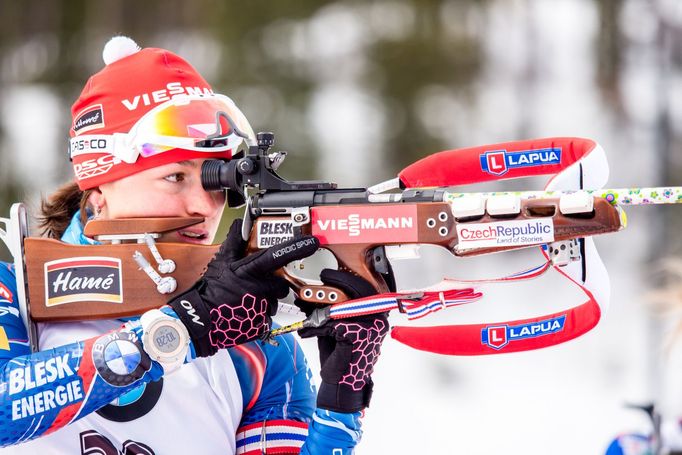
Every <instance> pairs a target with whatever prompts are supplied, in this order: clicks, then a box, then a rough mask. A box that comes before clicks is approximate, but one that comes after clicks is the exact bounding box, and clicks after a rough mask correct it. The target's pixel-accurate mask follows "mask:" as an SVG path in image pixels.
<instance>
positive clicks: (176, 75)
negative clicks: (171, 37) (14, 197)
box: [70, 36, 231, 190]
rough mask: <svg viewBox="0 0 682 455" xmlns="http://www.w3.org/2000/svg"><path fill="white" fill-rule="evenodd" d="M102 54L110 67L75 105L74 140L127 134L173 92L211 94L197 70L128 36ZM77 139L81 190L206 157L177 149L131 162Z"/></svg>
mask: <svg viewBox="0 0 682 455" xmlns="http://www.w3.org/2000/svg"><path fill="white" fill-rule="evenodd" d="M102 55H103V58H104V62H105V63H106V66H105V67H104V69H102V70H101V71H100V72H98V73H97V74H94V75H93V76H91V77H90V79H89V80H88V82H87V84H85V88H84V89H83V91H82V92H81V94H80V96H79V97H78V99H77V100H76V102H75V103H74V104H73V106H72V108H71V116H72V119H73V123H72V125H71V130H70V136H71V137H72V138H74V137H79V136H81V135H83V136H84V139H86V138H97V137H99V135H111V134H113V133H128V132H129V131H130V129H131V128H132V126H133V125H134V124H135V123H136V122H137V121H138V120H139V119H140V117H142V116H143V115H144V114H145V113H147V112H148V111H150V110H151V109H153V108H154V107H155V106H158V105H159V104H161V103H163V102H165V101H168V100H170V99H171V97H173V96H175V95H179V94H186V95H210V94H212V93H213V91H212V89H211V86H210V85H209V84H208V83H207V82H206V81H205V80H204V78H203V77H201V75H200V74H199V73H198V72H197V71H196V69H194V68H193V67H192V66H191V65H190V64H189V63H188V62H186V61H185V60H183V59H182V58H180V57H179V56H177V55H176V54H174V53H172V52H169V51H167V50H164V49H156V48H147V49H142V50H140V48H139V47H138V46H137V44H136V43H135V42H134V41H133V40H131V39H130V38H127V37H123V36H117V37H114V38H112V39H111V40H110V41H109V42H108V43H107V45H106V46H105V48H104V52H103V53H102ZM102 137H103V138H105V139H102V140H101V141H106V140H107V139H106V137H107V136H102ZM78 142H79V141H76V142H75V143H74V140H73V139H72V141H71V157H72V160H73V168H74V172H75V174H76V180H77V182H78V186H79V187H80V189H81V190H86V189H90V188H95V187H97V186H99V185H101V184H103V183H106V182H111V181H113V180H118V179H120V178H122V177H125V176H128V175H131V174H134V173H137V172H140V171H143V170H145V169H150V168H153V167H156V166H161V165H164V164H168V163H175V162H178V161H183V160H188V159H194V158H206V153H203V152H200V151H196V150H195V151H192V150H183V149H179V148H176V149H172V150H170V151H168V152H164V153H161V154H158V155H154V156H150V157H147V158H142V157H140V158H139V159H137V161H136V162H135V163H132V164H131V163H126V162H122V161H121V160H120V159H118V158H116V157H114V156H113V155H111V154H109V153H102V151H101V150H98V147H97V142H93V140H92V139H86V140H84V141H81V142H83V143H81V144H79V143H78ZM102 143H103V142H102ZM74 145H76V146H77V147H80V151H78V152H77V153H74V150H73V149H74ZM100 148H101V147H100ZM230 157H231V151H230V150H228V151H225V152H220V153H215V154H211V158H228V159H229V158H230Z"/></svg>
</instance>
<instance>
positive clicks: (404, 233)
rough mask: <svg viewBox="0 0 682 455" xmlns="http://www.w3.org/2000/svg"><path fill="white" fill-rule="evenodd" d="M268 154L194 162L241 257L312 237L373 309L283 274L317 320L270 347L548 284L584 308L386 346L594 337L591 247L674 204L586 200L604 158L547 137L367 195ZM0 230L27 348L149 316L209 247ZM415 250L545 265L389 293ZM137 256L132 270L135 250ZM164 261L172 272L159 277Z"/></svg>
mask: <svg viewBox="0 0 682 455" xmlns="http://www.w3.org/2000/svg"><path fill="white" fill-rule="evenodd" d="M273 144H274V135H273V134H272V133H259V134H258V138H257V145H252V146H250V147H249V149H248V151H247V152H246V153H245V154H244V155H242V156H238V157H236V158H234V159H232V160H230V161H228V162H222V161H217V160H209V161H206V162H205V163H204V165H203V167H202V183H203V185H204V188H205V189H206V190H208V191H212V190H216V191H225V190H226V191H227V196H228V204H229V205H230V206H240V205H245V211H244V224H243V226H244V228H243V229H244V230H243V237H244V239H245V240H248V251H249V252H255V251H257V250H259V249H261V248H266V247H269V246H272V245H275V244H277V243H280V242H282V241H285V240H288V239H291V238H295V237H297V236H300V235H305V234H312V235H314V236H316V237H317V238H318V239H319V240H320V243H321V246H322V248H325V249H327V250H329V251H330V252H331V253H332V254H333V255H334V257H335V258H336V260H337V262H338V266H339V268H340V269H344V270H349V271H352V272H353V273H356V274H357V275H359V276H361V277H363V278H365V279H367V280H368V281H369V282H370V283H371V284H372V285H373V286H374V288H375V290H376V291H377V295H376V296H373V297H370V298H365V299H357V300H348V297H347V296H346V295H345V294H344V293H343V292H342V291H341V290H340V289H336V288H334V287H331V286H325V285H322V284H319V283H317V282H310V281H307V280H304V279H302V278H300V277H298V276H296V275H295V274H294V273H292V272H291V271H290V270H288V269H283V270H282V271H281V273H282V274H283V275H284V276H285V277H286V278H287V279H288V280H289V281H290V283H291V284H292V288H293V289H294V292H295V293H296V295H297V296H298V297H299V298H301V299H303V300H305V301H308V302H311V303H315V304H317V305H319V308H318V309H317V310H315V312H314V313H313V314H312V315H311V316H310V317H308V318H306V319H305V320H304V321H301V322H299V323H296V324H293V325H291V326H287V327H283V328H279V329H275V330H273V331H272V333H271V336H272V337H275V336H277V335H279V334H282V333H286V332H289V331H293V330H297V329H299V328H301V327H305V326H310V325H315V324H322V323H324V322H325V321H326V320H328V319H329V318H344V317H353V316H358V315H363V314H369V313H373V312H383V311H390V310H393V309H395V310H398V311H400V312H401V313H404V314H406V315H407V317H408V319H416V318H421V317H425V316H426V315H428V314H431V313H434V312H436V311H439V310H441V309H444V308H448V307H452V306H457V305H462V304H466V303H471V302H474V301H476V300H479V299H480V298H481V297H482V293H481V292H479V291H478V290H477V288H478V287H480V286H482V285H483V284H486V283H490V282H514V281H518V280H524V279H530V278H534V277H537V276H540V275H541V274H543V273H546V272H548V271H550V270H554V271H556V272H558V273H560V274H561V275H562V276H564V277H566V278H567V279H568V280H569V281H571V282H572V283H574V284H575V285H576V286H578V288H580V289H581V290H582V291H583V293H584V294H585V296H586V297H587V300H586V301H585V302H583V303H582V304H580V305H578V306H576V307H574V308H571V309H568V310H565V311H562V312H557V313H553V314H549V315H543V316H540V317H535V318H528V319H521V320H515V321H506V322H496V323H492V324H490V323H486V324H467V325H451V326H440V327H394V328H393V330H392V332H391V335H392V337H393V338H395V339H397V340H399V341H401V342H403V343H405V344H407V345H409V346H412V347H415V348H417V349H422V350H427V351H431V352H437V353H442V354H452V355H480V354H494V353H501V352H515V351H523V350H529V349H538V348H541V347H545V346H550V345H555V344H559V343H562V342H565V341H568V340H570V339H573V338H575V337H577V336H579V335H581V334H583V333H586V332H587V331H589V330H591V329H592V328H594V327H595V326H596V325H597V323H598V322H599V320H600V319H601V316H602V314H603V313H604V312H605V310H606V307H607V302H608V294H609V289H608V276H607V274H606V270H605V268H604V266H603V264H602V263H601V260H600V259H599V256H598V254H597V252H596V248H595V246H594V243H593V241H592V239H591V237H592V236H594V235H598V234H605V233H609V232H616V231H619V230H620V229H622V228H623V227H625V225H626V219H625V214H624V212H623V211H622V209H621V207H620V206H621V205H636V204H654V203H655V204H659V203H676V202H679V200H680V199H682V195H681V194H682V193H681V192H680V188H648V189H620V190H603V189H599V188H602V187H603V185H604V184H605V182H606V178H607V176H608V165H607V162H606V158H605V154H604V151H603V149H602V148H601V147H600V146H599V145H598V144H596V143H595V142H594V141H591V140H589V139H581V138H548V139H537V140H532V141H515V142H507V143H502V144H493V145H487V146H481V147H472V148H468V149H457V150H449V151H444V152H440V153H436V154H434V155H431V156H429V157H427V158H425V159H422V160H420V161H418V162H416V163H414V164H412V165H410V166H408V167H406V168H405V169H403V170H402V171H401V172H400V173H399V175H398V177H397V178H395V179H392V180H389V181H387V182H384V183H382V184H379V185H375V186H373V187H370V188H338V187H337V185H336V184H334V183H331V182H324V181H289V180H286V179H284V178H282V177H281V176H279V175H278V174H277V170H278V168H279V166H280V165H281V163H282V162H283V161H284V158H285V156H286V154H285V152H271V147H272V146H273ZM542 175H550V176H551V178H550V181H549V183H548V185H547V186H546V187H545V190H544V191H530V192H502V193H457V192H451V191H448V188H449V187H453V186H458V185H465V184H471V183H481V182H486V181H494V180H502V179H510V178H520V177H529V176H542ZM22 213H23V215H22ZM2 221H4V222H5V225H6V226H7V231H8V233H7V234H5V233H4V232H2V231H0V238H3V240H5V241H6V243H8V246H9V248H10V251H11V252H12V255H13V256H14V259H15V268H16V270H17V281H18V283H23V284H26V283H28V286H23V287H22V286H21V284H20V285H19V286H18V287H19V288H20V289H19V292H18V294H19V300H20V304H21V307H22V310H21V312H22V317H23V318H24V320H25V321H26V323H27V327H28V328H29V333H30V334H31V338H32V341H33V342H32V345H33V346H34V347H37V346H36V344H35V339H36V336H35V329H34V325H33V324H32V322H33V321H39V322H40V321H67V320H83V319H93V318H114V317H123V316H131V315H137V314H141V313H142V312H144V311H146V310H148V309H151V308H156V307H159V306H161V305H163V304H164V303H165V302H166V301H167V300H168V299H169V298H171V297H173V296H174V295H176V294H178V293H179V292H181V291H182V290H184V289H186V288H188V287H190V286H191V285H192V284H193V283H194V282H195V281H196V280H197V279H199V277H200V274H201V271H202V270H203V269H204V267H205V265H206V264H207V263H208V261H209V260H210V258H211V257H212V256H213V254H214V253H215V251H216V249H217V247H218V245H212V246H197V245H188V244H173V243H158V244H157V243H155V241H154V239H155V238H158V237H159V236H160V235H161V234H163V232H168V231H172V230H176V229H180V228H182V227H186V226H189V225H191V224H194V223H197V222H201V219H185V218H169V219H124V220H93V221H90V222H89V223H88V224H87V225H86V226H85V231H84V232H85V235H86V236H89V237H92V238H94V239H95V240H98V241H100V242H103V241H106V242H110V243H108V244H101V245H88V246H74V245H66V244H64V243H62V242H58V241H55V240H49V239H41V238H35V237H29V236H28V228H27V222H26V215H25V210H24V209H23V207H22V206H21V205H15V206H14V207H13V209H12V216H11V217H10V219H9V220H2ZM3 234H4V235H3ZM130 242H136V243H130ZM419 244H432V245H437V246H439V247H442V248H446V249H447V250H448V251H450V252H451V253H452V254H453V255H454V256H458V257H466V256H473V255H480V254H488V253H495V252H502V251H509V250H516V249H520V248H529V247H538V246H539V247H540V248H541V251H542V254H543V258H544V260H543V262H542V264H540V265H538V266H536V267H533V268H531V269H528V270H524V271H522V272H519V273H517V274H513V275H511V276H506V277H500V278H495V279H492V280H479V281H468V282H467V281H462V280H454V279H450V278H446V279H444V280H443V281H441V282H440V283H438V284H436V285H434V286H429V287H427V288H423V289H413V290H403V291H401V292H397V291H396V289H395V286H394V283H392V282H391V281H392V280H391V278H392V274H391V268H390V260H391V259H396V258H398V257H401V256H402V257H405V256H414V253H415V250H414V249H412V248H409V247H411V246H415V245H419ZM144 245H146V247H147V248H146V250H148V251H147V254H146V255H145V254H144V253H143V252H141V251H140V250H142V251H145V248H144ZM22 252H23V253H25V255H24V254H21V253H22ZM150 255H151V258H150ZM24 256H25V261H24ZM164 258H165V259H164ZM171 262H172V263H173V267H169V266H168V264H169V263H171ZM153 263H156V264H157V269H158V272H157V269H155V268H154V267H153V266H152V265H151V264H153ZM164 264H165V265H164ZM176 265H177V267H176ZM171 269H172V270H171ZM20 270H21V272H19V271H20ZM140 270H141V271H140ZM162 272H163V273H162ZM162 275H165V276H162ZM22 288H23V292H22ZM29 302H30V304H29ZM29 315H30V317H29Z"/></svg>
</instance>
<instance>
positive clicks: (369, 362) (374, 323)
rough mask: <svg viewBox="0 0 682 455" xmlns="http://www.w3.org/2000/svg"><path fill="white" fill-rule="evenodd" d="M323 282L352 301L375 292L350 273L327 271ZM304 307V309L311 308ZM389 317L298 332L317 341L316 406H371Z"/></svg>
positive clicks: (353, 409)
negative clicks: (319, 381) (318, 379)
mask: <svg viewBox="0 0 682 455" xmlns="http://www.w3.org/2000/svg"><path fill="white" fill-rule="evenodd" d="M320 278H321V279H322V282H323V283H324V284H326V285H328V286H334V287H337V288H339V289H341V290H342V291H344V292H345V293H346V295H347V296H348V297H349V298H351V299H357V298H360V297H368V296H370V295H374V294H376V291H375V290H374V288H373V287H372V285H371V284H369V283H368V282H367V281H366V280H364V279H363V278H360V277H358V276H356V275H353V274H351V273H348V272H342V271H339V270H331V269H325V270H323V271H322V273H321V274H320ZM297 303H301V305H300V306H301V308H302V309H304V311H305V310H309V309H310V307H309V306H307V305H306V304H305V302H298V301H297ZM388 328H389V326H388V313H380V314H372V315H367V316H361V317H356V318H348V319H342V320H329V321H327V322H326V323H325V324H324V325H322V326H321V327H315V328H305V329H301V330H299V332H298V333H299V335H300V336H301V337H303V338H310V337H314V336H316V337H318V338H317V345H318V347H319V350H320V364H321V365H322V371H321V376H322V384H321V385H320V390H319V392H318V393H317V406H318V407H319V408H322V409H328V410H330V411H337V412H346V413H348V412H357V411H361V410H362V409H364V408H366V407H367V406H369V402H370V399H371V397H372V388H373V385H374V384H373V382H372V378H371V375H372V372H373V371H374V365H375V364H376V362H377V360H378V359H379V354H380V353H381V343H382V341H383V340H384V338H385V337H386V334H387V333H388Z"/></svg>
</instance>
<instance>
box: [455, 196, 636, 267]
mask: <svg viewBox="0 0 682 455" xmlns="http://www.w3.org/2000/svg"><path fill="white" fill-rule="evenodd" d="M443 200H444V201H446V202H448V203H449V204H450V207H451V211H452V215H453V216H454V218H455V220H456V230H457V243H456V245H455V247H454V248H453V252H454V253H455V254H456V255H458V256H470V255H477V254H484V253H491V252H496V251H505V250H510V249H517V248H523V247H530V246H538V245H545V244H546V245H549V250H550V251H551V253H552V254H550V258H551V259H552V260H553V262H554V263H555V264H556V265H566V264H568V263H570V262H572V261H575V260H578V259H579V258H580V254H579V248H578V246H577V243H576V242H573V240H574V239H577V238H580V237H587V236H592V235H597V234H604V233H608V232H615V231H618V230H620V229H622V228H623V227H624V226H625V214H624V212H623V211H622V210H621V209H620V208H619V207H617V206H615V205H613V204H612V201H609V200H608V199H606V198H603V197H599V196H597V195H595V194H594V193H593V192H588V191H574V192H518V193H511V192H509V193H469V194H467V193H447V192H446V193H444V194H443Z"/></svg>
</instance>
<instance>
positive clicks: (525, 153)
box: [480, 147, 561, 176]
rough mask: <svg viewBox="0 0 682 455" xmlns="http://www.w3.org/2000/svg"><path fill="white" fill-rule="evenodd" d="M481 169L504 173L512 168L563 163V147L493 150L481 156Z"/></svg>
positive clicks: (495, 173) (499, 173)
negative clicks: (512, 150) (509, 150)
mask: <svg viewBox="0 0 682 455" xmlns="http://www.w3.org/2000/svg"><path fill="white" fill-rule="evenodd" d="M480 161H481V169H482V170H483V171H485V172H487V173H488V174H492V175H498V176H499V175H504V174H506V173H507V171H509V170H510V169H516V168H520V167H534V166H543V165H558V164H561V147H550V148H544V149H537V150H521V151H516V152H508V151H507V150H491V151H488V152H485V153H483V154H482V155H481V156H480Z"/></svg>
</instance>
